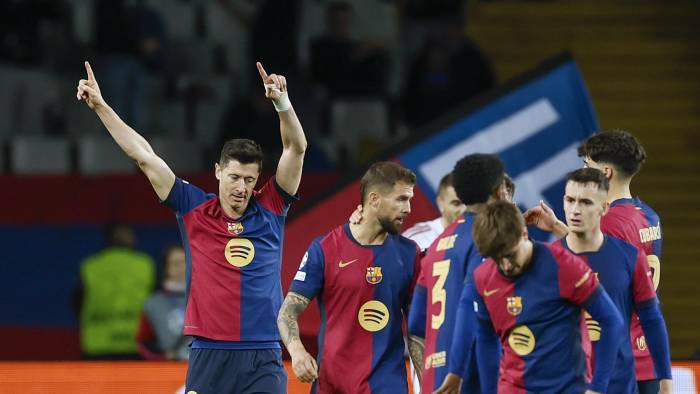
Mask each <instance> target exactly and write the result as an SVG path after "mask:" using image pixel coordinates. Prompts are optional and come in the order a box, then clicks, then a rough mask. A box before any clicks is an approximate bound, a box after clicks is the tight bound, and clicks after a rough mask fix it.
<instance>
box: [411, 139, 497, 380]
mask: <svg viewBox="0 0 700 394" xmlns="http://www.w3.org/2000/svg"><path fill="white" fill-rule="evenodd" d="M452 176H453V182H454V189H455V191H456V194H457V196H459V200H460V201H463V202H464V204H466V212H465V213H464V214H462V215H461V216H459V217H458V219H457V220H456V221H453V222H452V224H450V225H449V226H448V227H447V228H446V229H445V231H444V232H443V233H442V234H440V236H439V237H438V238H437V240H435V242H433V243H432V244H431V245H430V247H429V248H428V250H427V251H426V255H425V256H424V257H423V259H422V262H421V275H420V277H419V279H418V284H417V285H416V290H415V292H414V294H413V300H412V302H411V310H410V313H409V314H408V332H409V334H410V335H413V336H416V337H419V338H424V339H425V340H424V344H425V349H424V351H423V357H422V359H423V362H422V365H423V368H422V385H421V391H422V392H424V393H432V392H433V391H434V390H435V389H437V388H439V387H441V386H445V387H447V386H453V387H459V385H460V383H461V381H462V378H464V381H465V383H464V384H462V389H461V392H462V393H479V392H480V388H479V380H478V377H477V374H476V368H475V366H476V357H471V359H470V360H471V362H472V364H473V365H474V368H472V369H469V372H470V374H469V375H466V374H467V372H468V371H467V370H466V369H464V368H462V369H460V370H458V371H450V370H448V359H449V358H450V357H451V356H452V354H451V353H450V351H449V350H450V346H451V345H452V340H453V338H454V337H455V335H460V334H459V333H458V332H455V320H456V317H457V307H458V305H459V299H460V296H461V294H462V291H463V289H464V283H465V281H466V279H467V277H468V276H470V275H471V273H472V272H473V271H474V269H476V267H477V266H479V264H481V262H482V260H483V258H482V257H481V255H480V254H479V252H478V250H477V249H476V245H475V244H474V241H473V240H472V225H473V224H474V218H475V217H476V215H477V214H478V213H479V212H481V211H483V210H484V209H485V207H486V204H488V203H489V202H493V201H498V200H503V199H507V198H508V197H509V196H508V193H507V187H506V183H505V173H504V166H503V162H502V161H501V160H500V159H499V158H498V157H497V156H496V155H490V154H478V153H477V154H472V155H468V156H465V157H464V158H462V159H461V160H460V161H458V162H457V164H456V165H455V168H454V170H453V171H452ZM472 315H473V313H472ZM470 322H471V323H472V324H471V326H470V328H468V329H470V330H476V318H475V317H473V318H472V319H471V321H470ZM472 349H473V348H472ZM472 351H473V350H472ZM448 372H453V373H451V374H449V375H451V376H450V378H449V379H446V376H447V375H448ZM443 381H445V384H444V385H443Z"/></svg>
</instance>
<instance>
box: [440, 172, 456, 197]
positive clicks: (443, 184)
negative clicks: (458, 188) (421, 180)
mask: <svg viewBox="0 0 700 394" xmlns="http://www.w3.org/2000/svg"><path fill="white" fill-rule="evenodd" d="M452 178H453V177H452V172H449V173H447V174H446V175H445V176H443V177H442V179H440V185H438V190H437V194H438V195H440V194H441V193H442V192H444V191H445V189H447V188H448V187H450V186H452Z"/></svg>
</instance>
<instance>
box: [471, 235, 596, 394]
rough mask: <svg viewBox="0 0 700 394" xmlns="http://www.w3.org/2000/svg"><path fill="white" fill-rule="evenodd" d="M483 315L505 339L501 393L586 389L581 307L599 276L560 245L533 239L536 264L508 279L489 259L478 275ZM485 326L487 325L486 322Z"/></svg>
mask: <svg viewBox="0 0 700 394" xmlns="http://www.w3.org/2000/svg"><path fill="white" fill-rule="evenodd" d="M472 283H473V286H470V287H471V288H472V289H474V292H475V293H478V294H473V295H472V298H473V299H474V300H475V305H474V309H475V311H476V314H477V318H478V319H480V320H482V321H490V322H491V324H492V325H493V327H494V330H495V332H496V334H497V335H498V337H499V338H500V340H501V345H502V347H503V354H502V356H501V364H500V374H499V377H498V392H499V393H525V392H528V393H529V392H532V393H545V392H547V393H583V392H584V391H585V390H586V388H587V381H586V372H587V370H586V356H585V353H584V351H583V348H582V346H581V324H580V323H581V305H583V304H585V303H586V301H587V300H588V299H589V297H591V295H592V294H593V293H594V292H595V291H596V289H597V288H598V279H596V277H595V275H593V274H592V273H591V269H590V268H589V267H588V266H586V264H585V263H584V262H583V261H582V260H581V259H580V258H578V257H576V256H574V255H572V254H571V253H569V252H568V251H567V250H565V249H564V248H563V247H562V246H561V245H559V244H543V243H539V242H533V254H532V260H531V263H530V265H529V266H528V267H526V269H525V270H524V271H523V273H522V274H520V275H519V276H517V277H515V278H508V277H506V276H504V275H502V274H501V273H500V271H499V270H498V267H497V265H496V263H495V262H494V261H493V260H492V259H487V260H486V261H485V262H484V263H482V264H481V265H480V266H479V267H478V268H476V270H474V275H473V282H472ZM482 324H484V323H482Z"/></svg>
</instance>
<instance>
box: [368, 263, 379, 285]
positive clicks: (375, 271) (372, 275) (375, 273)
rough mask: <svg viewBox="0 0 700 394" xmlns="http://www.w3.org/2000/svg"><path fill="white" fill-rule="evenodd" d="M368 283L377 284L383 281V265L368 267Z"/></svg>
mask: <svg viewBox="0 0 700 394" xmlns="http://www.w3.org/2000/svg"><path fill="white" fill-rule="evenodd" d="M365 278H367V283H369V284H371V285H376V284H377V283H379V282H381V281H382V267H367V275H365Z"/></svg>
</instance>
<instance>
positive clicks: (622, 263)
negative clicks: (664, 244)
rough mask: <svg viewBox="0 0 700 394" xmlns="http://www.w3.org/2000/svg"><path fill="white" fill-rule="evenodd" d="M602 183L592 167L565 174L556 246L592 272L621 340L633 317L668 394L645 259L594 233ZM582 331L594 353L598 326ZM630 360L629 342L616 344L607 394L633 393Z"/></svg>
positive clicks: (662, 338) (664, 335)
mask: <svg viewBox="0 0 700 394" xmlns="http://www.w3.org/2000/svg"><path fill="white" fill-rule="evenodd" d="M607 199H608V179H607V178H606V177H605V175H604V174H603V173H602V172H600V171H598V170H596V169H594V168H582V169H579V170H576V171H574V172H572V173H570V174H569V175H568V176H567V183H566V189H565V192H564V212H565V214H566V224H567V226H568V227H569V233H568V235H567V236H566V237H564V238H562V239H561V240H559V241H557V242H559V243H560V244H561V245H562V246H563V247H564V248H566V249H568V250H569V251H571V252H572V253H574V254H576V255H577V256H579V257H581V258H582V259H583V260H584V261H586V262H587V263H588V266H589V267H591V269H593V271H594V272H595V274H596V276H597V277H598V279H599V280H600V283H601V284H602V285H603V287H604V288H605V291H606V292H607V293H608V295H609V296H610V298H611V299H612V301H613V303H614V304H615V305H616V306H617V308H618V310H619V311H620V314H621V315H622V319H623V321H624V323H625V324H624V329H625V331H624V332H623V336H624V337H627V332H628V331H629V327H630V321H631V318H632V314H633V312H636V315H637V316H639V321H640V323H641V325H642V328H643V330H644V334H647V335H645V336H646V338H648V341H647V345H648V347H649V350H650V352H651V355H652V359H653V360H654V368H655V370H656V371H657V374H658V376H659V378H660V379H661V391H660V392H661V393H664V394H667V393H668V394H670V393H671V356H670V353H669V345H668V332H667V331H666V325H665V322H664V318H663V315H662V314H661V309H660V308H659V303H658V300H657V298H656V292H655V291H654V284H653V283H652V280H651V275H652V274H651V269H650V268H649V264H648V263H647V256H646V255H645V254H644V252H642V251H641V250H639V249H637V247H635V246H634V245H632V244H629V243H627V242H625V241H623V240H621V239H619V238H616V237H614V236H611V235H604V234H603V232H602V231H601V230H600V225H601V218H603V217H604V216H603V215H604V214H605V212H606V210H607V209H608V207H609V205H610V204H609V203H608V202H607ZM586 323H587V325H588V333H589V337H590V340H591V341H592V344H593V351H594V352H595V351H597V345H598V343H599V338H600V327H599V326H598V323H597V322H596V321H595V320H593V319H590V318H587V321H586ZM637 391H638V390H637V382H636V379H635V375H634V357H633V355H632V346H631V344H630V342H629V341H623V342H622V344H621V345H620V350H619V352H618V356H617V361H616V363H615V372H614V373H613V375H612V378H611V380H610V385H609V386H608V392H610V393H637Z"/></svg>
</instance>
